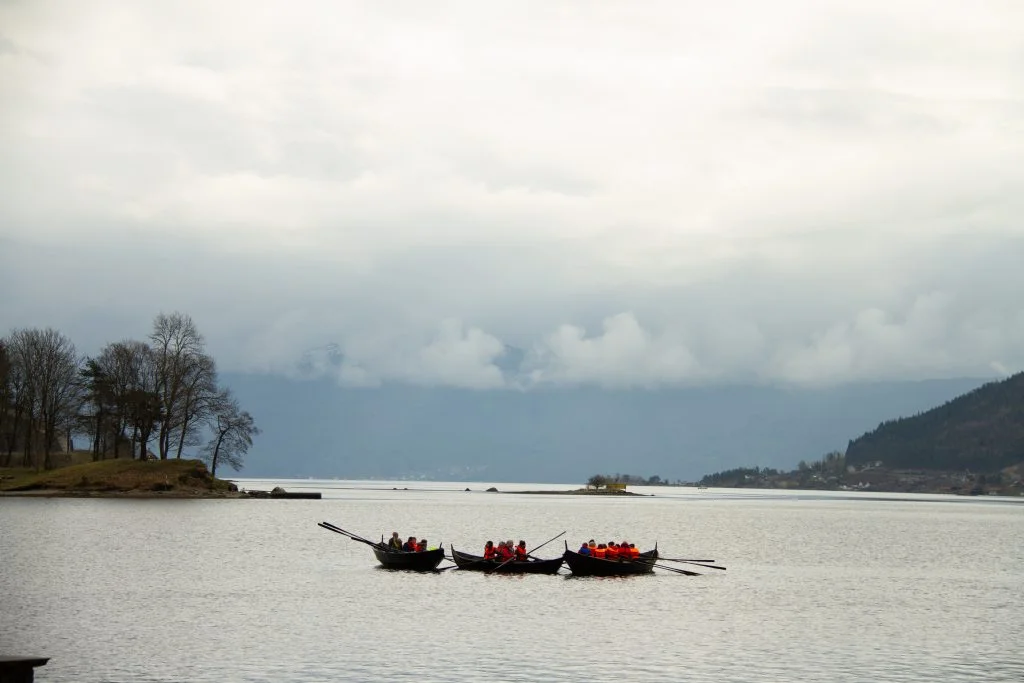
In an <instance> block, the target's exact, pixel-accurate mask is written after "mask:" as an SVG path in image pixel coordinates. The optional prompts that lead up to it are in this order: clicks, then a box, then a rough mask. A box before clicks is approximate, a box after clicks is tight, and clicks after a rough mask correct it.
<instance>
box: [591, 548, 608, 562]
mask: <svg viewBox="0 0 1024 683" xmlns="http://www.w3.org/2000/svg"><path fill="white" fill-rule="evenodd" d="M605 552H606V549H605V548H595V549H594V557H599V558H601V559H602V560H603V559H604V556H605Z"/></svg>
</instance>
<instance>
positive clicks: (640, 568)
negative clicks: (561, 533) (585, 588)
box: [562, 544, 658, 576]
mask: <svg viewBox="0 0 1024 683" xmlns="http://www.w3.org/2000/svg"><path fill="white" fill-rule="evenodd" d="M562 559H564V560H565V564H566V565H568V567H569V571H570V572H572V574H573V576H632V575H633V574H650V573H651V572H653V571H654V563H655V562H657V561H658V546H657V544H655V546H654V550H648V551H647V552H644V553H640V555H639V556H638V557H637V558H636V559H635V560H618V559H616V560H606V559H604V558H598V557H591V556H589V555H580V554H579V553H577V552H573V551H572V550H569V545H568V544H566V546H565V554H564V555H563V556H562Z"/></svg>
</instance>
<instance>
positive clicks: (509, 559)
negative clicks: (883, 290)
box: [491, 529, 568, 572]
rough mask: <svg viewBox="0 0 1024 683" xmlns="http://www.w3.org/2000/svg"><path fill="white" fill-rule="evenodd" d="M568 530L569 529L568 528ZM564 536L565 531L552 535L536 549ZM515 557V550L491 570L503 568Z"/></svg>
mask: <svg viewBox="0 0 1024 683" xmlns="http://www.w3.org/2000/svg"><path fill="white" fill-rule="evenodd" d="M566 531H568V529H566ZM562 536H565V531H563V532H562V533H560V534H558V535H557V536H552V537H551V538H549V539H548V540H546V541H544V542H543V543H541V544H540V545H539V546H537V547H536V548H534V550H537V549H538V548H543V547H544V546H546V545H547V544H548V543H551V541H553V540H555V539H556V538H561V537H562ZM514 559H516V555H515V551H513V552H512V557H510V558H508V559H507V560H505V561H504V562H502V563H501V564H499V565H498V566H497V567H495V568H494V569H492V570H491V571H492V572H496V571H498V570H499V569H501V568H502V567H504V566H505V565H506V564H508V563H509V562H511V561H512V560H514Z"/></svg>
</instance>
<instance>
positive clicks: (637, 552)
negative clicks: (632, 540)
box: [629, 546, 640, 560]
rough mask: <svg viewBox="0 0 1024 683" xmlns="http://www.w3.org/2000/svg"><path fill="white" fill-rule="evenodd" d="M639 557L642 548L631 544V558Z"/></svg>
mask: <svg viewBox="0 0 1024 683" xmlns="http://www.w3.org/2000/svg"><path fill="white" fill-rule="evenodd" d="M638 557H640V548H637V547H636V546H631V547H630V548H629V559H631V560H635V559H636V558H638Z"/></svg>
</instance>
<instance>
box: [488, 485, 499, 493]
mask: <svg viewBox="0 0 1024 683" xmlns="http://www.w3.org/2000/svg"><path fill="white" fill-rule="evenodd" d="M487 492H488V493H497V492H498V489H497V487H495V486H492V487H491V488H489V489H487Z"/></svg>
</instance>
